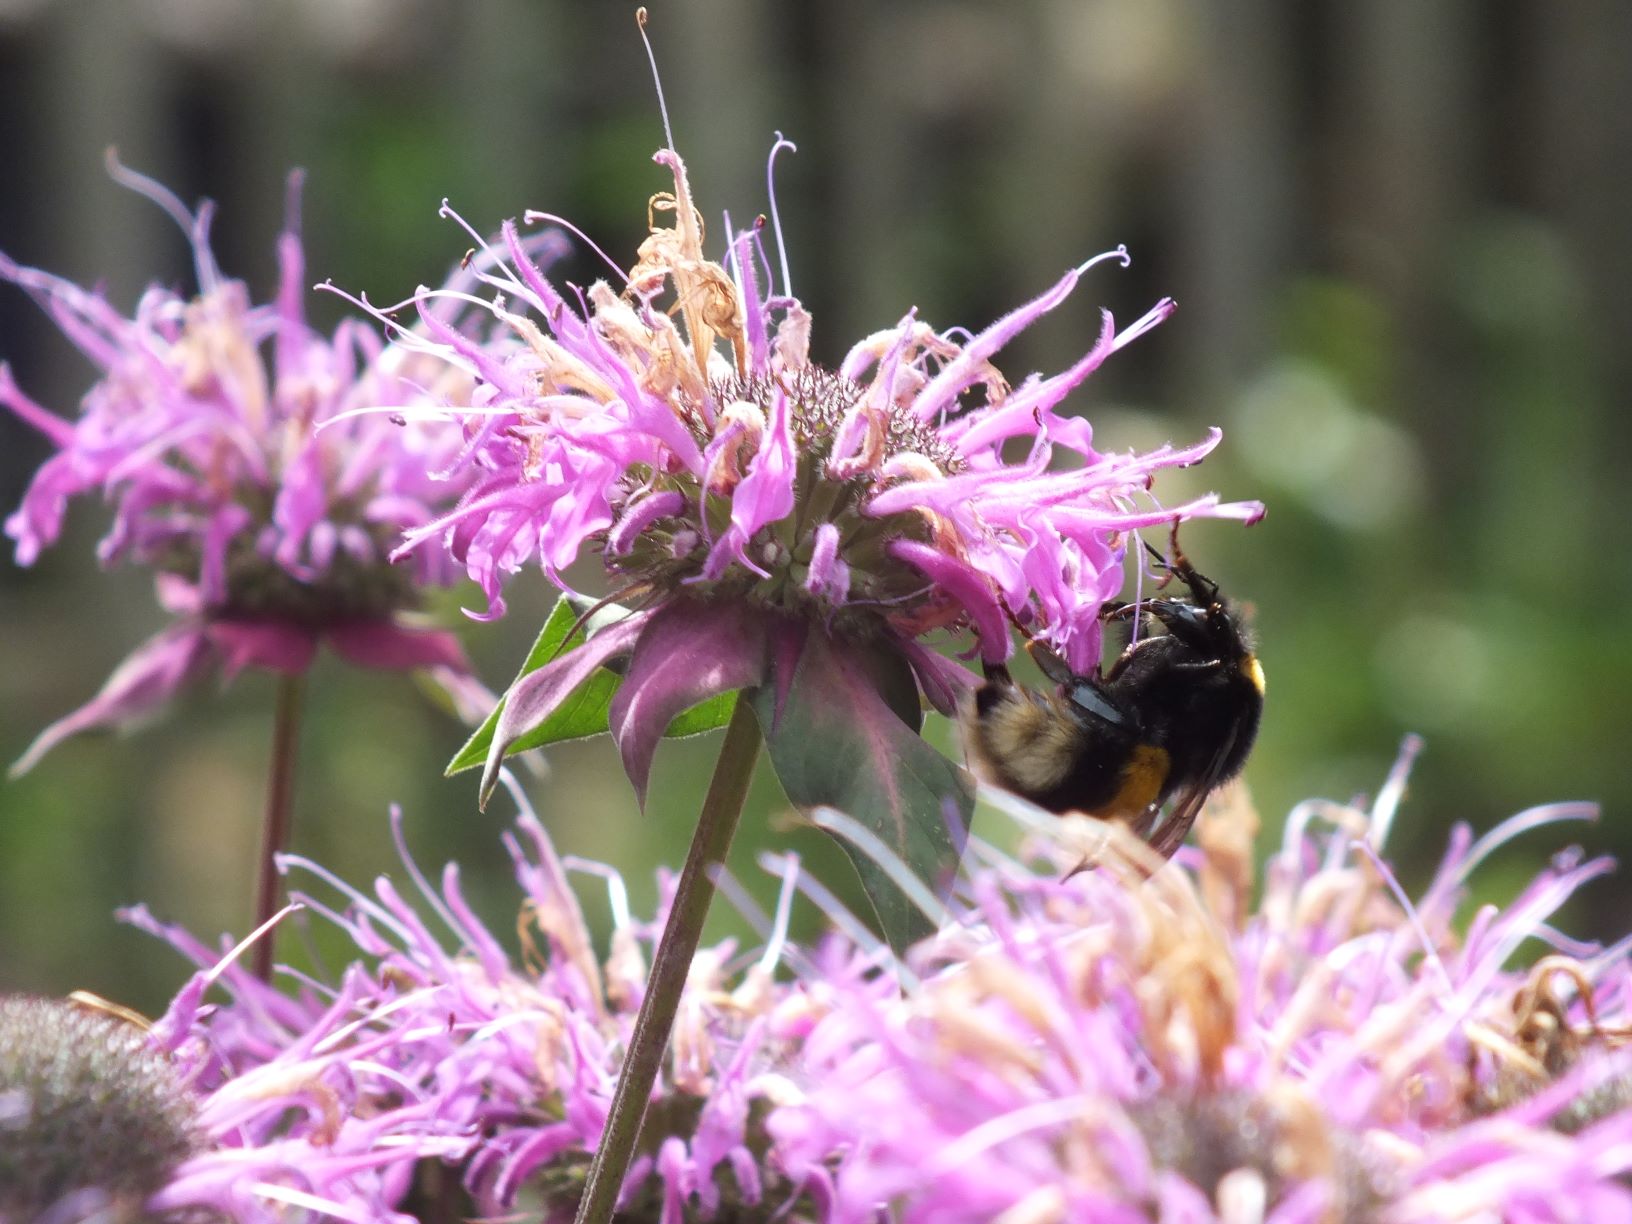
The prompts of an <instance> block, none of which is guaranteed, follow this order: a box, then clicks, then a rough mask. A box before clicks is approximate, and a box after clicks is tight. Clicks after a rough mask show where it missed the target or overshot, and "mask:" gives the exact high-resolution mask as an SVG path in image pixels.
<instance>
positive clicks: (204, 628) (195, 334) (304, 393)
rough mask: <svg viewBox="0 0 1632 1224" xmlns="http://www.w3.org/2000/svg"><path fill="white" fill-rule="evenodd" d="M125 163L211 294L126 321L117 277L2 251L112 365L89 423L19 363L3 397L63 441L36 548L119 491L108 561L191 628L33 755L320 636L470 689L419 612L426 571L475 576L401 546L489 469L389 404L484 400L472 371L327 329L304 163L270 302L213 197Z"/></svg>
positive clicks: (272, 662) (142, 310) (22, 529)
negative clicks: (314, 263) (115, 302)
mask: <svg viewBox="0 0 1632 1224" xmlns="http://www.w3.org/2000/svg"><path fill="white" fill-rule="evenodd" d="M113 171H114V174H115V176H116V177H118V178H119V179H120V180H121V181H122V182H124V183H126V184H127V185H129V186H132V187H134V188H135V189H136V190H138V191H140V192H141V193H142V194H144V195H146V196H148V197H149V198H151V199H153V200H154V201H156V202H157V203H158V204H160V205H161V206H162V207H163V208H164V209H165V210H166V211H167V212H169V213H170V214H171V216H173V217H174V218H175V219H176V220H177V222H178V223H179V224H181V225H182V226H183V228H184V229H185V230H186V231H187V233H188V236H189V238H190V239H191V242H192V247H193V254H194V259H195V263H196V268H197V276H198V282H199V292H198V296H196V297H193V298H185V297H182V296H180V295H178V294H176V293H175V292H173V291H171V290H169V289H166V288H162V287H159V286H154V287H152V288H150V289H148V290H147V292H146V293H145V294H143V296H142V298H141V300H140V302H139V303H138V305H137V307H136V310H135V313H134V315H133V316H132V317H130V318H126V317H125V316H124V315H123V314H122V313H120V312H119V311H118V310H116V309H115V308H114V307H113V306H112V305H111V304H110V303H109V302H108V301H107V300H106V299H105V298H104V297H102V296H101V295H100V294H99V293H94V292H90V291H87V290H83V289H80V288H79V287H78V286H75V285H72V284H69V283H68V282H66V281H64V280H61V279H60V278H58V277H55V276H52V275H50V274H48V273H46V272H42V271H39V270H37V269H34V268H26V267H22V266H20V265H18V264H16V263H15V262H13V261H11V260H10V259H7V258H5V257H4V256H0V277H3V278H4V279H6V280H9V281H11V282H13V283H14V284H17V285H19V286H21V287H22V288H24V289H26V290H27V291H28V292H29V293H30V294H32V295H33V296H34V297H35V298H36V299H38V300H39V302H40V304H41V305H42V306H43V307H44V309H45V310H46V311H47V312H48V313H49V314H50V316H51V317H52V318H53V319H54V320H55V321H56V322H57V324H58V325H59V326H60V327H61V328H62V330H63V332H64V334H65V335H67V336H68V338H69V339H70V340H72V341H73V342H74V343H75V344H76V345H77V346H78V347H79V348H80V350H81V351H83V352H84V353H85V355H86V356H87V357H89V358H90V359H91V361H92V362H93V363H94V364H95V365H96V366H97V367H98V368H99V369H100V370H101V371H102V378H101V380H100V381H98V382H97V383H96V384H95V386H93V387H92V388H91V389H90V391H88V392H87V393H86V395H85V397H84V400H83V402H82V404H81V411H80V415H79V417H78V418H77V419H76V420H65V419H63V418H61V417H59V416H56V415H55V414H53V413H51V412H49V411H47V410H46V409H45V408H44V407H42V406H41V405H39V404H38V403H36V402H34V401H33V400H32V399H30V398H29V397H27V396H26V395H25V394H24V393H23V392H22V390H21V389H19V388H18V387H17V385H16V384H15V382H14V381H13V379H12V378H11V376H10V373H9V371H8V370H7V369H6V368H5V367H4V366H0V404H4V405H5V406H6V407H8V408H9V409H11V411H12V412H14V413H16V414H17V416H18V417H20V418H21V419H22V420H24V421H27V422H28V423H29V424H30V425H33V426H34V427H35V428H37V429H38V430H39V431H40V432H41V433H43V434H44V435H45V436H46V437H47V438H48V439H49V440H50V441H51V443H52V444H53V445H54V446H55V447H56V448H57V453H56V454H54V455H53V456H52V457H51V458H49V459H48V460H47V461H46V463H45V464H44V466H43V467H41V469H40V471H39V472H38V473H37V474H36V476H35V477H34V480H33V482H32V483H31V484H30V486H29V488H28V491H27V493H26V494H25V495H24V498H23V502H22V505H21V506H20V507H19V508H18V509H17V511H16V512H15V513H14V514H12V515H11V516H10V517H9V518H8V519H7V520H6V534H7V535H9V536H10V537H11V538H12V539H13V540H15V541H16V556H17V560H18V562H19V563H20V564H23V565H29V564H32V563H33V561H34V559H35V558H36V557H37V556H38V555H39V553H40V550H41V549H43V548H44V547H46V546H47V545H49V544H51V543H53V542H54V541H55V540H56V539H57V537H58V535H59V533H60V532H61V529H62V523H63V517H64V513H65V510H66V507H67V503H68V501H69V500H70V499H71V498H73V497H75V496H78V495H80V494H84V493H90V492H97V491H99V492H101V493H102V495H103V496H104V497H105V498H106V499H108V500H110V501H112V502H113V503H114V519H113V526H112V529H111V530H110V531H109V533H108V534H107V535H106V536H105V537H104V538H103V540H102V542H101V546H100V549H99V555H100V557H101V560H102V561H103V563H104V564H113V563H115V562H119V561H132V562H135V563H137V564H140V565H147V566H151V567H152V568H153V569H154V570H156V571H157V574H158V594H159V599H160V601H161V602H162V603H163V604H164V606H165V607H166V609H167V610H169V611H170V612H172V613H174V614H175V616H176V618H177V619H176V622H175V623H174V624H173V625H172V626H171V627H169V628H167V629H165V630H164V631H162V632H161V633H160V634H158V635H157V636H156V637H154V638H153V639H151V640H150V641H148V642H146V643H145V644H144V645H142V646H141V647H139V648H138V649H137V650H136V652H135V653H134V654H133V655H131V657H130V658H129V659H127V660H126V661H125V662H124V664H122V665H121V666H120V667H119V669H118V670H117V671H116V672H115V673H114V675H113V676H112V677H111V678H110V679H109V681H108V682H107V684H106V686H105V687H104V688H103V690H102V692H101V693H100V694H98V696H97V697H96V699H95V700H93V701H92V702H90V703H89V704H88V705H86V706H84V707H82V708H81V709H79V710H77V711H75V712H74V713H72V714H70V715H68V716H67V717H66V718H63V719H61V720H60V721H58V722H57V723H55V724H53V725H52V726H51V727H50V728H48V729H47V730H46V731H45V732H44V733H43V734H42V735H41V736H40V737H39V738H38V739H37V740H36V741H35V743H34V745H33V746H32V747H31V748H30V749H29V751H28V753H27V754H26V755H25V756H24V758H23V759H22V760H21V761H20V762H19V763H18V766H17V768H18V769H19V770H21V769H26V768H27V767H29V766H30V765H32V764H33V762H35V761H36V760H38V759H39V757H40V756H41V755H43V754H44V753H45V752H46V751H47V750H49V749H50V748H51V747H52V746H53V745H55V744H56V743H58V742H60V741H61V740H63V739H65V738H67V737H68V736H70V735H73V734H75V733H77V732H79V731H83V730H86V729H89V728H92V727H98V726H106V725H111V724H116V723H122V722H124V721H127V720H129V719H131V718H133V717H135V716H137V715H139V714H141V713H144V712H145V711H147V710H149V709H152V708H153V707H155V706H157V705H159V704H160V703H162V702H163V701H164V700H165V699H166V698H168V697H169V696H170V695H171V694H172V693H173V692H175V691H176V689H177V688H178V687H180V686H181V685H182V684H183V683H185V682H186V681H187V680H188V679H189V678H191V677H193V676H195V675H197V674H199V673H200V672H202V671H204V670H205V669H206V668H208V667H209V666H211V665H212V664H219V665H220V666H221V667H222V668H223V669H224V670H225V672H226V673H227V674H228V675H229V676H230V675H232V674H235V673H236V672H237V671H239V670H240V669H242V668H244V667H259V668H266V669H270V670H273V671H276V672H280V673H285V674H290V673H298V672H301V671H303V670H305V668H306V667H307V666H308V665H309V664H310V662H311V660H312V657H313V654H314V652H315V650H316V648H317V645H318V643H319V642H320V641H327V642H329V643H330V644H331V645H332V646H333V647H334V648H335V650H336V651H338V652H339V653H340V654H341V655H342V656H343V657H345V658H346V659H348V660H350V661H352V662H354V663H358V664H361V665H363V666H369V667H391V668H409V667H425V668H429V669H432V671H433V673H434V674H436V675H437V676H438V678H439V679H441V680H442V681H443V682H444V683H445V684H447V685H449V686H451V690H452V691H454V692H456V693H457V692H459V691H460V690H461V687H462V686H463V685H465V684H466V683H467V681H468V668H467V666H466V663H465V661H464V656H463V653H462V651H461V650H460V648H459V645H458V643H457V641H456V640H455V639H454V638H453V637H452V636H451V635H449V634H446V633H437V632H430V631H426V630H422V629H416V628H413V627H411V626H409V625H408V624H406V623H404V622H403V621H402V620H401V616H402V614H403V613H405V612H409V611H411V610H412V609H414V608H415V607H416V606H417V604H418V600H419V594H420V591H421V589H422V588H423V587H424V586H425V585H426V584H431V583H439V584H440V583H447V582H449V581H451V580H453V579H454V578H455V577H456V576H457V574H458V571H457V569H456V567H454V566H452V565H451V564H450V563H449V562H448V560H447V559H446V558H445V557H439V556H438V555H437V554H435V553H433V552H430V551H425V552H423V553H421V554H418V555H416V556H415V557H414V558H412V559H411V561H410V563H409V564H406V565H392V564H390V561H389V553H390V551H391V549H392V548H393V547H394V545H395V544H396V543H397V541H398V539H399V537H400V536H401V534H402V532H403V531H404V530H406V529H409V528H417V527H423V526H424V525H425V524H426V523H428V522H430V521H432V520H433V519H434V518H436V517H437V515H439V514H440V513H442V512H443V511H445V510H446V508H447V507H448V506H449V505H451V504H452V503H453V502H454V501H455V500H456V499H457V497H458V495H459V492H460V490H461V489H462V488H463V484H464V483H465V481H466V480H467V479H468V476H466V475H464V474H459V473H456V474H453V475H451V476H445V475H444V473H443V469H444V468H446V467H447V466H448V464H449V463H450V462H451V461H452V460H453V459H454V458H455V456H456V455H457V451H458V447H457V443H456V442H453V443H451V444H450V440H449V439H448V438H447V437H446V436H445V432H437V431H434V430H428V429H426V428H425V427H424V426H423V425H420V424H411V423H404V422H403V421H401V420H392V419H389V418H387V417H385V416H381V415H371V414H351V415H348V414H349V413H351V410H353V409H356V408H361V407H366V406H370V405H375V404H414V403H418V402H422V401H423V402H429V403H434V404H446V403H449V402H462V401H463V400H464V398H465V397H466V396H467V395H468V392H469V380H468V379H465V378H464V377H462V376H461V375H460V374H459V373H458V372H457V371H450V370H449V369H448V368H447V367H446V366H445V365H444V364H442V363H436V362H429V361H426V360H425V359H424V358H422V357H417V356H415V355H414V354H411V353H408V352H405V351H402V350H399V349H387V348H385V347H384V346H382V345H381V343H380V341H379V340H378V338H377V336H376V335H375V334H374V332H373V330H372V329H371V328H369V327H365V326H363V325H361V324H360V323H359V322H357V321H355V320H348V321H345V322H342V323H341V324H340V325H339V327H338V328H337V329H336V331H335V333H334V335H333V336H332V337H324V336H322V335H319V334H318V333H317V332H316V331H314V330H313V329H312V328H311V326H310V325H309V324H308V323H307V322H306V318H305V307H304V300H305V294H306V285H305V266H304V256H303V253H302V248H301V242H300V237H299V234H298V232H297V228H296V210H297V206H298V188H299V177H298V176H296V177H295V178H293V179H291V191H290V200H289V219H288V223H287V228H286V229H285V231H284V233H283V234H282V235H281V236H280V237H279V240H278V259H279V272H280V275H279V284H278V290H277V295H276V297H275V299H274V300H273V301H272V302H271V303H268V304H265V305H255V304H253V303H252V302H251V300H250V297H249V293H248V290H247V288H246V286H245V285H244V283H243V282H242V281H237V280H230V279H228V278H226V277H225V276H223V274H222V273H221V271H220V269H219V268H218V267H217V266H216V263H215V259H214V256H213V255H212V254H211V251H210V247H209V227H210V221H211V217H212V209H211V206H210V205H208V204H205V205H204V206H203V207H202V208H200V209H199V211H198V213H197V214H196V215H194V214H192V213H189V212H188V211H187V209H186V208H185V207H184V206H183V205H182V204H181V202H180V201H179V200H177V199H176V198H175V197H174V196H173V195H172V194H170V193H169V192H168V191H166V190H164V188H162V187H160V186H158V185H157V184H156V183H153V182H152V181H150V180H148V179H146V178H144V177H142V176H139V175H135V174H132V173H131V172H129V171H127V170H125V169H124V168H123V167H120V166H118V165H117V164H115V165H114V166H113Z"/></svg>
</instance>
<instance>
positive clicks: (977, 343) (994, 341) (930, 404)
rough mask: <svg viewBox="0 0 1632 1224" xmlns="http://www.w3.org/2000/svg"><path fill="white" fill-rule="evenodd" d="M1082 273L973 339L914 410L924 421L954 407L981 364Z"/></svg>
mask: <svg viewBox="0 0 1632 1224" xmlns="http://www.w3.org/2000/svg"><path fill="white" fill-rule="evenodd" d="M1079 276H1080V273H1079V272H1078V271H1077V269H1075V268H1072V269H1071V271H1069V272H1067V273H1066V274H1065V275H1064V276H1062V277H1061V278H1060V279H1059V280H1058V281H1057V282H1056V283H1055V285H1054V287H1053V288H1051V289H1049V290H1048V291H1047V292H1046V293H1044V294H1042V295H1041V296H1039V297H1036V298H1033V299H1032V300H1031V301H1029V302H1027V303H1026V304H1025V305H1024V306H1021V307H1019V308H1018V309H1016V310H1012V311H1010V312H1009V313H1008V314H1006V315H1004V316H1003V317H1002V318H1001V319H999V320H998V321H997V322H996V323H993V324H992V325H991V326H990V327H988V328H987V329H986V330H985V331H983V332H981V333H980V334H979V335H978V336H976V337H975V338H974V339H973V340H971V341H969V343H968V344H967V345H965V346H964V349H963V351H962V352H961V353H959V354H958V355H957V356H956V357H954V358H953V359H952V360H951V361H949V362H948V363H947V365H946V368H945V369H943V370H942V371H941V372H940V373H939V374H937V375H936V376H935V377H934V378H933V379H932V380H931V381H930V384H929V385H928V386H927V387H925V388H924V389H923V390H922V391H920V392H919V393H918V398H917V399H916V400H914V401H913V405H912V411H913V414H914V415H915V416H917V418H918V419H919V420H920V421H933V420H935V419H936V418H937V417H939V416H940V415H941V413H942V412H944V411H946V409H948V408H950V407H951V406H952V403H953V401H955V400H956V399H957V397H958V396H959V395H961V394H962V393H963V392H964V391H966V390H967V389H968V388H969V385H970V383H971V382H973V381H974V379H975V376H976V374H977V373H978V371H979V370H980V367H981V366H982V365H983V364H984V363H985V362H987V361H989V360H990V359H991V358H992V356H993V355H994V354H995V353H997V351H998V350H999V349H1001V348H1002V347H1003V346H1004V345H1005V344H1007V343H1008V342H1009V341H1010V340H1012V339H1014V338H1015V337H1016V336H1018V335H1019V334H1020V333H1021V332H1023V331H1025V329H1026V328H1028V327H1030V326H1031V325H1032V324H1033V323H1035V322H1036V321H1037V320H1038V319H1040V318H1042V316H1043V315H1045V314H1047V313H1048V312H1049V311H1051V310H1053V309H1054V308H1055V307H1056V306H1058V305H1059V304H1060V303H1061V302H1063V301H1065V299H1066V298H1067V297H1069V296H1070V294H1071V291H1072V290H1073V289H1075V288H1076V287H1077V280H1078V277H1079Z"/></svg>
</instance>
